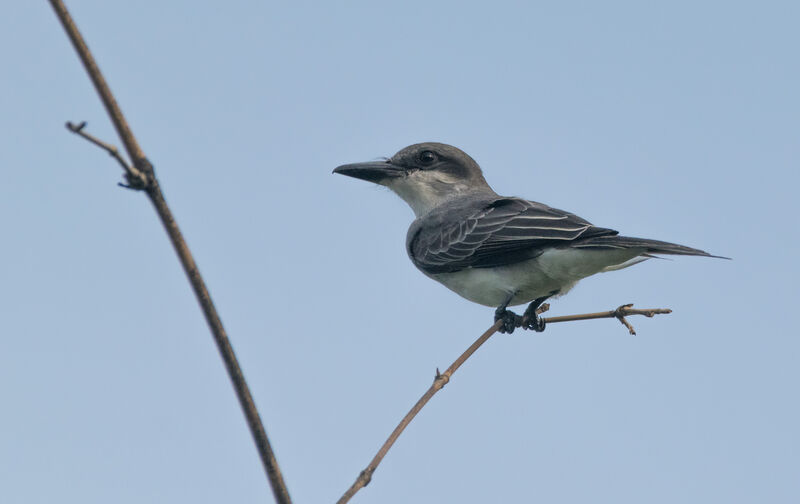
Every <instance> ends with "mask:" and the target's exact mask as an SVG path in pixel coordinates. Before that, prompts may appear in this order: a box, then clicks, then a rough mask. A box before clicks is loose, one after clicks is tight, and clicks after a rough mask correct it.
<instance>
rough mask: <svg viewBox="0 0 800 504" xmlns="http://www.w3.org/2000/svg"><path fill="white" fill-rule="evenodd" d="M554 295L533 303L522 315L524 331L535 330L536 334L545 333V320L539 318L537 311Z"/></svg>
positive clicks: (535, 300) (538, 299) (543, 297)
mask: <svg viewBox="0 0 800 504" xmlns="http://www.w3.org/2000/svg"><path fill="white" fill-rule="evenodd" d="M552 295H553V294H548V295H546V296H542V297H540V298H536V299H534V300H533V301H531V304H529V305H528V308H527V309H526V310H525V313H524V314H523V315H522V323H521V324H520V325H521V326H522V328H523V329H533V330H534V331H536V332H542V331H544V319H541V318H539V316H538V315H537V314H536V310H537V309H539V307H540V306H541V305H542V303H544V302H545V300H547V298H549V297H550V296H552Z"/></svg>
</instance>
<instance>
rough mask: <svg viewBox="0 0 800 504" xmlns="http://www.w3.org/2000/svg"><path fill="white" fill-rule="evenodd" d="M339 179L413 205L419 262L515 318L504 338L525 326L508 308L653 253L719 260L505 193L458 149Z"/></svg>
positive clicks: (402, 155)
mask: <svg viewBox="0 0 800 504" xmlns="http://www.w3.org/2000/svg"><path fill="white" fill-rule="evenodd" d="M334 172H335V173H341V174H344V175H349V176H352V177H356V178H361V179H365V180H369V181H371V182H375V183H378V184H382V185H385V186H387V187H389V188H390V189H392V190H393V191H395V192H396V193H397V194H398V195H399V196H400V197H401V198H403V199H404V200H405V201H406V202H407V203H409V205H410V206H411V207H412V209H413V210H414V213H415V214H416V215H417V219H416V220H415V221H414V222H413V223H412V224H411V227H410V228H409V230H408V236H407V241H406V248H407V251H408V255H409V257H410V258H411V260H412V261H413V263H414V265H415V266H416V267H417V268H419V269H420V270H421V271H422V272H423V273H425V274H426V275H428V276H429V277H431V278H433V279H435V280H437V281H439V282H441V283H442V284H444V285H445V286H447V287H448V288H450V289H452V290H454V291H455V292H457V293H458V294H460V295H462V296H463V297H465V298H467V299H470V300H472V301H475V302H477V303H481V304H485V305H489V306H495V307H498V310H497V317H498V318H502V317H505V319H506V320H508V324H506V326H505V327H504V329H505V330H506V332H511V331H512V330H513V323H512V319H513V320H514V321H516V322H518V320H517V319H515V318H514V317H516V316H515V315H513V314H510V312H507V311H506V309H505V308H506V306H508V305H515V304H521V303H527V302H531V301H533V302H534V304H536V305H537V306H538V303H540V302H541V301H542V300H544V299H545V298H547V297H549V296H551V295H557V294H563V293H565V292H566V291H567V290H569V289H570V288H571V287H572V286H573V285H574V284H575V283H576V282H577V281H578V280H580V279H581V278H585V277H587V276H590V275H593V274H595V273H598V272H602V271H611V270H615V269H620V268H624V267H627V266H630V265H632V264H636V263H638V262H641V261H644V260H646V259H648V258H650V257H653V255H654V254H671V255H695V256H706V257H718V256H712V255H711V254H708V253H707V252H704V251H702V250H698V249H695V248H691V247H685V246H683V245H678V244H674V243H668V242H663V241H658V240H649V239H643V238H632V237H627V236H619V234H618V232H617V231H615V230H613V229H608V228H603V227H597V226H594V225H592V224H591V223H590V222H588V221H587V220H585V219H582V218H581V217H578V216H577V215H575V214H572V213H569V212H565V211H563V210H559V209H556V208H552V207H549V206H547V205H544V204H542V203H537V202H534V201H528V200H524V199H521V198H515V197H502V196H499V195H498V194H497V193H495V192H494V191H493V190H492V189H491V187H489V185H488V184H487V183H486V180H485V179H484V178H483V174H482V172H481V169H480V167H479V166H478V164H477V163H476V162H475V161H474V160H473V159H472V158H471V157H469V156H468V155H467V154H466V153H464V152H462V151H461V150H459V149H457V148H455V147H452V146H450V145H445V144H439V143H432V142H429V143H423V144H415V145H411V146H409V147H406V148H405V149H402V150H401V151H400V152H398V153H397V154H395V155H394V156H392V157H391V158H390V159H388V160H385V161H378V162H369V163H356V164H350V165H343V166H340V167H338V168H336V169H335V170H334ZM532 307H533V305H532V306H531V307H529V309H528V312H531V311H532ZM528 312H526V313H528ZM508 314H510V315H508ZM511 315H513V317H511ZM534 318H535V317H534ZM540 326H541V327H540ZM540 326H530V327H527V328H534V329H537V330H540V329H542V328H543V325H541V324H540Z"/></svg>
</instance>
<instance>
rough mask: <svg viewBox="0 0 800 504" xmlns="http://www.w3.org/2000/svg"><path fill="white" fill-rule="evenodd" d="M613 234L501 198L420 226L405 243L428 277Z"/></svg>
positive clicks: (535, 205) (566, 215)
mask: <svg viewBox="0 0 800 504" xmlns="http://www.w3.org/2000/svg"><path fill="white" fill-rule="evenodd" d="M616 234H617V232H616V231H614V230H612V229H605V228H598V227H595V226H592V224H591V223H589V222H588V221H586V220H584V219H582V218H580V217H578V216H577V215H574V214H571V213H569V212H565V211H563V210H558V209H556V208H551V207H548V206H546V205H543V204H541V203H536V202H533V201H527V200H523V199H520V198H499V199H495V200H493V201H490V202H488V203H487V204H486V205H484V206H482V207H481V208H480V209H479V210H472V211H470V212H468V213H466V214H464V217H463V218H460V219H458V221H457V222H446V221H445V223H444V224H443V223H441V221H440V220H438V219H437V220H433V223H432V224H431V225H430V226H425V225H422V226H420V228H419V229H418V230H417V231H416V232H415V235H414V236H413V237H412V239H411V241H410V242H409V253H410V255H411V258H412V260H413V261H414V263H415V264H416V265H417V266H418V267H419V268H420V269H422V270H423V271H425V272H427V273H443V272H454V271H459V270H462V269H465V268H470V267H472V268H489V267H495V266H502V265H506V264H513V263H515V262H519V261H524V260H526V259H530V258H533V257H536V256H538V255H539V254H541V253H542V252H543V251H544V249H545V248H547V247H553V246H556V247H557V246H564V245H567V244H570V243H571V242H573V241H575V240H578V239H580V240H583V239H586V238H590V237H596V236H611V235H616Z"/></svg>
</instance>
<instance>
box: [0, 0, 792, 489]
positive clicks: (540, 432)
mask: <svg viewBox="0 0 800 504" xmlns="http://www.w3.org/2000/svg"><path fill="white" fill-rule="evenodd" d="M68 6H69V7H70V9H71V10H72V13H73V15H74V17H75V19H76V21H77V23H78V25H79V27H80V28H81V30H82V31H83V33H84V36H85V37H86V38H87V40H88V42H89V45H90V47H91V48H92V49H93V50H94V53H95V56H96V57H97V59H98V60H99V62H100V66H101V68H102V70H103V71H104V72H105V75H106V77H107V79H108V81H109V83H110V85H111V87H112V89H113V91H114V92H115V93H116V96H117V99H118V100H119V102H120V104H121V106H122V108H123V110H124V111H125V113H126V114H127V116H128V119H129V121H130V123H131V126H132V127H133V130H134V132H135V133H136V135H137V136H138V138H139V140H140V142H141V144H142V146H143V148H144V150H145V152H146V153H147V154H148V156H149V157H150V159H151V161H152V162H153V163H154V165H155V167H156V170H157V173H158V176H159V178H160V180H161V183H162V185H163V188H164V191H165V194H166V197H167V200H168V201H169V203H170V204H171V205H172V208H173V211H174V212H175V214H176V217H177V218H178V221H179V223H180V225H181V226H182V228H183V231H184V233H185V235H186V238H187V240H188V242H189V244H190V246H191V247H192V250H193V251H194V254H195V256H196V259H197V261H198V263H199V265H200V268H201V270H202V272H203V273H204V274H205V276H206V279H207V281H208V283H209V286H210V288H211V292H212V295H213V297H214V300H215V301H216V303H217V305H218V308H219V310H220V312H221V315H222V318H223V320H224V322H225V325H226V327H227V329H228V331H229V334H230V337H231V339H232V342H233V345H234V347H235V349H236V351H237V353H238V355H239V357H240V360H241V363H242V366H243V368H244V372H245V375H246V376H247V378H248V379H249V382H250V385H251V387H252V390H253V394H254V396H255V399H256V401H257V403H258V406H259V409H260V411H261V414H262V417H263V418H264V421H265V424H266V427H267V430H268V432H269V434H270V436H271V439H272V442H273V445H274V448H275V451H276V453H277V455H278V458H279V461H280V463H281V467H282V469H283V471H284V474H285V477H286V480H287V483H288V485H289V489H290V491H291V493H292V496H293V497H294V499H295V501H296V502H297V503H307V502H332V501H334V500H335V499H337V498H338V497H339V496H340V495H341V493H342V492H343V491H344V490H345V489H346V488H347V487H348V486H349V485H350V484H351V482H352V481H353V479H354V478H355V477H356V475H357V474H358V472H359V471H360V470H361V469H362V468H363V467H364V466H365V465H366V464H367V463H368V461H369V460H370V458H371V457H372V456H373V454H374V452H375V451H376V450H377V449H378V447H379V446H380V444H381V443H382V442H383V440H384V439H385V437H386V436H387V435H388V434H389V432H390V431H391V429H392V428H393V427H394V425H395V424H396V422H397V421H398V420H399V419H400V418H401V417H402V415H403V414H405V412H406V411H407V409H408V408H409V407H410V406H411V405H412V404H413V403H414V402H415V401H416V400H417V398H418V397H419V395H420V394H422V392H423V391H424V390H425V389H426V388H427V387H428V385H429V384H430V381H431V380H432V378H433V374H434V370H435V368H436V367H440V368H444V367H446V366H447V365H448V364H449V363H450V362H451V361H452V360H453V359H454V358H455V357H457V356H458V355H459V354H460V352H461V351H463V349H465V348H466V347H467V346H468V344H469V343H470V342H471V341H472V340H473V339H474V338H475V337H477V336H478V335H479V334H480V333H481V332H482V331H483V330H484V329H486V328H487V327H488V326H489V325H490V324H491V322H492V310H491V309H489V308H485V307H481V306H478V305H475V304H472V303H469V302H468V301H466V300H463V299H461V298H459V297H458V296H457V295H455V294H453V293H451V292H450V291H448V290H447V289H445V288H444V287H442V286H440V285H438V284H436V283H435V282H432V281H431V280H429V279H427V278H425V277H424V276H423V275H422V274H421V273H419V272H418V271H416V270H415V268H414V267H413V265H412V264H411V262H410V261H409V260H408V258H407V257H406V253H405V250H404V247H403V244H404V239H405V232H406V228H407V226H408V225H409V224H410V222H411V220H412V218H413V214H412V213H411V211H410V210H409V209H408V208H407V207H406V206H405V204H404V203H403V202H402V201H400V200H399V199H398V198H397V197H395V196H394V195H393V194H391V193H389V192H388V191H386V190H383V189H380V188H375V187H372V186H371V185H369V184H367V183H365V182H362V181H358V180H353V179H349V178H346V177H339V176H333V175H331V173H330V172H331V170H332V169H333V168H334V167H335V166H337V165H339V164H342V163H346V162H354V161H363V160H369V159H374V158H376V157H378V156H388V155H391V154H393V153H394V152H395V151H397V150H398V149H400V148H401V147H404V146H405V145H408V144H411V143H415V142H419V141H442V142H447V143H452V144H454V145H456V146H458V147H460V148H462V149H464V150H465V151H466V152H468V153H469V154H471V155H472V156H473V157H474V158H475V159H476V160H477V161H478V162H479V163H480V164H481V165H482V166H483V168H484V172H485V175H486V178H487V179H488V180H489V182H490V183H492V185H493V186H494V188H495V189H496V190H497V191H498V192H500V193H504V194H513V195H519V196H525V197H528V198H530V199H534V200H538V201H542V202H545V203H548V204H551V205H553V206H556V207H559V208H564V209H566V210H570V211H573V212H575V213H577V214H578V215H580V216H582V217H584V218H587V219H589V220H590V221H592V222H593V223H595V224H597V225H600V226H604V227H612V228H615V229H618V230H620V231H621V232H623V233H625V234H628V235H633V236H642V237H648V238H656V239H662V240H669V241H675V242H678V243H682V244H685V245H690V246H694V247H698V248H702V249H704V250H708V251H709V252H711V253H715V254H721V255H727V256H731V257H733V258H734V260H733V261H721V260H709V259H701V258H678V259H676V260H673V261H648V262H646V263H644V264H641V265H638V266H636V267H634V268H630V269H628V270H625V271H622V272H616V273H610V274H605V275H600V276H597V277H593V278H591V279H589V280H586V281H584V282H582V283H581V284H579V285H578V287H577V288H576V289H574V291H573V292H571V293H570V294H569V295H568V296H566V297H564V298H562V299H559V300H556V301H555V302H554V303H553V306H552V313H553V314H568V313H581V312H587V311H598V310H605V309H611V308H614V307H616V306H617V305H619V304H622V303H626V302H634V303H636V305H637V306H640V307H670V308H672V309H674V313H673V314H672V315H669V316H664V317H659V318H656V319H650V320H648V319H634V320H632V322H634V324H635V326H636V328H637V329H638V331H639V335H638V336H635V337H632V336H629V335H628V334H627V333H626V332H625V330H624V328H622V327H621V326H620V325H619V324H618V323H617V322H615V321H592V322H577V323H571V324H564V325H553V326H551V327H549V328H548V329H547V331H546V332H545V333H543V334H531V333H519V334H514V335H511V336H502V335H498V336H496V337H494V338H493V339H492V340H490V342H489V343H488V344H487V345H486V346H485V347H484V348H483V349H481V350H480V352H479V353H478V354H477V355H475V356H474V357H473V358H472V359H471V360H470V361H468V362H467V364H466V365H465V366H464V367H463V368H462V369H461V370H460V371H459V372H458V374H456V375H455V377H454V379H453V380H452V381H451V383H450V384H449V385H448V386H447V387H446V388H445V389H444V390H443V391H442V392H441V393H440V394H439V395H437V396H436V397H435V398H434V400H433V401H432V402H431V403H430V404H429V406H428V407H427V408H425V409H424V410H423V412H422V413H421V414H420V416H419V417H418V418H417V419H416V420H415V421H414V423H413V424H412V425H411V426H410V428H409V429H408V430H407V431H406V432H405V433H404V434H403V436H402V437H401V439H400V440H399V442H398V443H397V445H396V446H395V447H394V449H393V450H392V451H391V452H390V453H389V455H388V456H387V458H386V459H385V461H384V463H383V464H382V465H381V466H380V468H379V469H378V471H377V472H376V473H375V477H374V479H373V482H372V483H371V484H370V486H369V487H367V488H366V489H364V490H362V492H361V493H360V494H359V495H358V496H357V497H356V498H355V499H354V501H353V502H381V503H407V502H437V503H440V502H548V503H585V502H608V503H615V504H618V503H641V502H648V503H670V504H672V503H675V502H688V503H694V502H696V503H707V502H726V503H740V502H741V503H745V502H770V503H790V502H798V499H800V433H798V427H797V426H798V425H800V406H799V405H798V401H797V386H798V379H800V371H798V361H799V360H800V342H798V337H797V335H798V330H797V328H796V327H797V322H796V320H795V319H794V315H795V312H796V310H797V306H798V302H800V296H798V287H797V286H798V276H799V275H798V266H797V259H796V255H797V252H796V251H797V250H798V248H800V239H799V238H798V224H797V215H798V210H799V209H800V208H799V207H800V204H799V203H798V195H797V186H798V181H799V178H798V175H797V167H798V158H800V148H799V147H798V145H799V144H798V134H799V133H800V99H799V98H798V92H797V90H798V89H800V60H799V59H798V54H797V51H798V46H799V44H800V36H798V31H797V26H798V20H799V19H800V8H799V7H798V4H797V3H796V2H788V1H787V2H758V3H756V2H749V3H744V2H670V3H661V4H658V5H655V4H652V3H649V4H646V3H643V2H559V3H549V4H543V3H540V4H536V3H532V2H492V3H489V2H484V3H473V2H449V3H438V2H393V3H391V4H389V3H382V2H360V3H359V2H338V3H333V2H325V3H323V2H228V3H219V2H217V3H203V2H187V1H173V2H154V1H143V2H109V1H71V2H69V3H68ZM0 44H2V47H4V48H5V49H4V50H3V52H2V54H3V56H2V63H3V76H2V78H0V90H1V91H2V92H0V109H1V110H2V116H0V146H1V147H2V148H0V166H2V168H3V175H4V177H3V181H2V183H0V216H2V217H0V219H1V222H2V227H3V231H4V236H5V240H4V241H3V246H2V248H1V249H0V258H2V265H3V266H2V267H0V285H2V288H0V317H2V321H3V324H2V326H3V329H2V336H0V401H1V402H2V409H1V410H0V501H2V502H9V503H51V502H75V503H77V502H80V503H107V502H115V503H140V502H196V503H204V502H264V501H267V502H269V501H270V500H271V494H270V492H269V489H268V487H267V485H266V482H265V479H264V476H263V471H262V468H261V465H260V462H259V460H258V458H257V455H256V452H255V449H254V447H253V445H252V442H251V440H250V435H249V433H248V431H247V429H246V424H245V422H244V419H243V417H242V414H241V412H240V411H239V408H238V405H237V403H236V400H235V397H234V394H233V391H232V389H231V386H230V384H229V382H228V378H227V376H226V375H225V372H224V369H223V366H222V364H221V361H220V359H219V357H218V356H217V351H216V348H215V347H214V345H213V342H212V339H211V337H210V335H209V334H208V331H207V329H206V326H205V323H204V322H203V319H202V317H201V314H200V310H199V309H198V307H197V304H196V302H195V300H194V297H193V296H192V294H191V291H190V289H189V286H188V284H187V282H186V279H185V278H184V275H183V272H182V271H181V269H180V267H179V264H178V261H177V259H176V257H175V255H174V253H173V252H172V250H171V248H170V245H169V243H168V241H167V239H166V236H165V234H164V232H163V230H162V229H161V226H160V224H159V223H158V221H157V219H156V216H155V214H154V212H153V210H152V208H151V207H150V205H149V203H148V202H147V200H146V198H145V197H144V196H143V195H141V194H136V193H133V192H129V191H125V190H122V189H119V188H117V187H116V185H115V184H116V182H117V181H119V180H120V173H119V169H118V168H117V166H116V165H115V163H114V162H113V160H111V159H110V158H108V156H106V155H105V154H103V153H102V152H100V151H99V150H98V149H96V148H94V147H92V146H90V145H88V144H87V143H86V142H83V141H81V140H80V139H78V138H76V137H74V136H72V135H70V134H68V133H67V132H66V130H65V129H64V127H63V123H64V122H65V121H67V120H72V121H81V120H86V121H88V122H89V131H90V132H92V133H94V134H96V135H98V136H100V137H102V138H105V139H109V140H113V141H114V142H115V143H117V142H118V140H117V139H116V137H115V136H114V133H113V130H112V129H111V126H110V124H109V121H108V119H107V118H106V115H105V112H104V111H103V109H102V108H101V106H100V102H99V100H98V99H97V97H96V95H95V92H94V90H93V88H92V87H91V85H90V83H89V81H88V78H87V77H86V75H85V73H84V71H83V69H82V67H81V66H80V64H79V62H78V60H77V58H76V56H75V55H74V53H73V50H72V48H71V46H70V45H69V44H68V41H67V38H66V36H65V34H64V33H63V30H62V29H61V27H60V25H58V23H57V21H56V18H55V16H54V14H53V13H52V12H51V10H50V7H49V5H48V4H47V3H46V2H44V1H40V2H11V3H9V4H8V5H7V6H6V8H5V9H4V14H3V16H2V18H0Z"/></svg>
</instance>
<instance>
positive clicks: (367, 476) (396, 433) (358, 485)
mask: <svg viewBox="0 0 800 504" xmlns="http://www.w3.org/2000/svg"><path fill="white" fill-rule="evenodd" d="M632 307H633V304H626V305H622V306H620V307H619V308H617V309H616V310H611V311H607V312H596V313H582V314H578V315H564V316H560V317H547V318H544V321H545V323H546V324H551V323H556V322H570V321H573V320H590V319H599V318H616V319H618V320H619V321H620V322H621V323H622V324H623V325H625V327H627V328H628V331H629V332H630V334H636V331H634V329H633V326H632V325H630V323H629V322H628V321H627V320H626V319H625V317H627V316H628V315H644V316H645V317H652V316H654V315H657V314H665V313H672V310H670V309H668V308H651V309H646V310H637V309H634V308H632ZM549 308H550V305H549V304H547V303H545V304H543V305H542V306H540V307H539V308H538V309H537V310H536V313H537V315H538V314H540V313H544V312H546V311H547V310H548V309H549ZM502 325H503V321H502V320H498V321H497V322H495V323H494V325H493V326H492V327H490V328H489V329H487V330H486V332H485V333H483V334H481V335H480V337H479V338H478V339H476V340H475V342H474V343H473V344H472V345H470V346H469V348H467V350H466V351H464V353H462V354H461V355H460V356H459V357H458V359H456V360H455V362H453V363H452V364H451V365H450V367H448V368H447V370H446V371H445V372H444V373H440V372H439V370H438V369H437V370H436V376H435V377H434V379H433V384H431V386H430V387H429V388H428V390H427V391H425V393H424V394H423V395H422V397H420V398H419V400H418V401H417V403H416V404H414V407H412V408H411V410H409V412H408V413H406V416H404V417H403V419H402V420H401V421H400V423H399V424H398V425H397V427H395V428H394V430H393V431H392V433H391V434H390V435H389V438H388V439H387V440H386V441H385V442H384V443H383V446H381V448H380V450H378V453H377V454H376V455H375V457H373V459H372V461H370V463H369V465H368V466H367V467H366V468H365V469H364V470H363V471H361V473H359V475H358V477H357V478H356V480H355V482H354V483H353V484H352V485H351V486H350V488H348V489H347V491H346V492H345V493H344V495H342V496H341V497H340V498H339V500H338V501H336V502H337V504H344V503H346V502H349V501H350V499H352V498H353V496H354V495H355V494H356V492H358V491H359V490H361V489H362V488H364V487H365V486H367V485H368V484H369V482H370V480H372V474H373V473H374V472H375V470H376V469H377V468H378V465H379V464H380V463H381V461H382V460H383V458H384V457H385V456H386V453H388V452H389V449H390V448H391V447H392V445H393V444H394V443H395V441H397V438H399V437H400V434H402V433H403V431H404V430H405V428H406V427H408V424H410V423H411V421H412V420H413V419H414V417H415V416H417V413H419V412H420V410H421V409H422V408H423V407H424V406H425V404H427V403H428V401H430V400H431V398H432V397H433V396H434V394H436V392H438V391H439V390H441V389H442V388H443V387H444V386H445V385H447V383H448V382H449V381H450V377H451V376H453V373H455V372H456V370H458V368H459V367H461V365H462V364H464V362H465V361H466V360H467V359H469V358H470V356H472V354H474V353H475V351H476V350H478V348H480V347H481V345H483V344H484V343H486V342H487V341H488V340H489V338H491V337H492V335H493V334H494V333H496V332H497V331H498V330H500V327H501V326H502Z"/></svg>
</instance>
